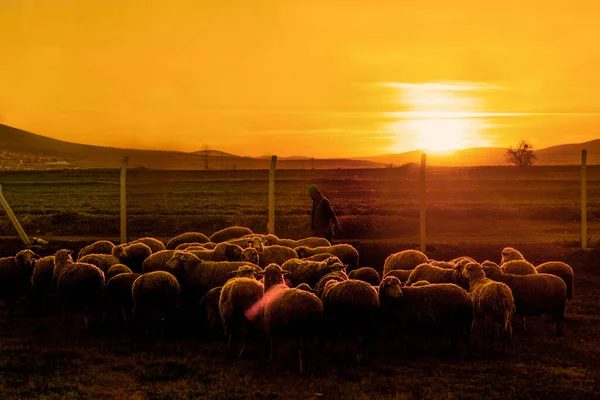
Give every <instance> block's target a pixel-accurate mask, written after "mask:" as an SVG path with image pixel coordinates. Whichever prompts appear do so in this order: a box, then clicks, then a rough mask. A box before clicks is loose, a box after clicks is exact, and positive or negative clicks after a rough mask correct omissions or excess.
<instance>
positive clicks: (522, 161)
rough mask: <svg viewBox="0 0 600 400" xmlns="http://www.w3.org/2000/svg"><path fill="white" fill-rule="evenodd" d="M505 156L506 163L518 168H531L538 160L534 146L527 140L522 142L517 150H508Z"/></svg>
mask: <svg viewBox="0 0 600 400" xmlns="http://www.w3.org/2000/svg"><path fill="white" fill-rule="evenodd" d="M505 156H506V161H508V162H509V163H511V164H512V165H515V166H517V167H531V166H532V165H533V164H534V163H535V160H536V159H537V157H536V155H535V152H534V151H533V146H532V145H531V144H530V143H529V142H527V141H525V140H521V141H520V142H519V145H518V146H517V148H516V149H513V148H512V147H511V148H509V149H508V150H506V154H505Z"/></svg>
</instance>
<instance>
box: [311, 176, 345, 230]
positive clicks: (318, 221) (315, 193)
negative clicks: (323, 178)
mask: <svg viewBox="0 0 600 400" xmlns="http://www.w3.org/2000/svg"><path fill="white" fill-rule="evenodd" d="M308 195H309V196H310V198H311V199H312V201H313V206H312V221H311V230H312V232H313V236H316V237H322V238H325V239H327V240H329V242H331V240H332V239H333V228H336V229H337V230H338V231H339V232H341V231H342V228H341V227H340V223H339V221H338V219H337V217H336V215H335V212H334V211H333V208H331V204H330V203H329V200H328V199H327V197H325V196H323V194H322V193H321V191H320V190H319V187H318V186H317V185H310V186H309V188H308Z"/></svg>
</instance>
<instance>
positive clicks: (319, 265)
mask: <svg viewBox="0 0 600 400" xmlns="http://www.w3.org/2000/svg"><path fill="white" fill-rule="evenodd" d="M281 268H282V269H283V270H285V271H288V272H289V274H288V275H287V279H288V280H289V281H290V283H291V285H292V286H297V285H299V284H301V283H307V284H309V285H310V286H315V285H316V284H317V282H319V279H321V278H322V277H324V276H325V275H327V274H328V273H330V272H334V271H343V270H344V269H345V268H346V266H345V265H343V264H341V263H339V262H338V259H337V258H335V257H334V258H329V259H328V260H326V261H306V260H303V259H298V258H293V259H291V260H288V261H286V262H284V263H283V265H281Z"/></svg>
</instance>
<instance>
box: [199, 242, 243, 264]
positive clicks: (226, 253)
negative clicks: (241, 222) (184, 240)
mask: <svg viewBox="0 0 600 400" xmlns="http://www.w3.org/2000/svg"><path fill="white" fill-rule="evenodd" d="M188 251H189V252H191V253H192V254H194V255H195V256H196V257H198V258H200V259H201V260H206V261H242V252H243V249H242V248H241V247H240V246H237V245H235V244H231V243H219V244H217V245H216V246H215V248H214V249H212V250H209V249H202V250H189V248H188Z"/></svg>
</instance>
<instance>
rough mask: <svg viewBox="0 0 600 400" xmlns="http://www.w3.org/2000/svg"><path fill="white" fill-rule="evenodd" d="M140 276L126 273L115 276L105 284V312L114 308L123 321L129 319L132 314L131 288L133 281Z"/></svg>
mask: <svg viewBox="0 0 600 400" xmlns="http://www.w3.org/2000/svg"><path fill="white" fill-rule="evenodd" d="M140 276H141V274H136V273H134V272H126V273H122V274H118V275H115V276H113V277H112V278H110V279H109V280H108V282H107V283H106V295H107V298H108V302H107V311H108V310H109V309H110V308H116V309H118V310H120V311H121V315H122V316H123V319H124V320H125V321H129V320H130V319H131V317H132V313H133V293H132V287H133V283H134V282H135V280H136V279H137V278H138V277H140ZM105 315H106V314H105Z"/></svg>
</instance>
